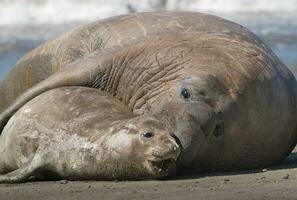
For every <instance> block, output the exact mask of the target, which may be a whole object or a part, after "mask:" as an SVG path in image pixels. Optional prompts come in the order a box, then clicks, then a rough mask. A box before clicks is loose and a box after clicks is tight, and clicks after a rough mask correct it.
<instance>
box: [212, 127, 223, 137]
mask: <svg viewBox="0 0 297 200" xmlns="http://www.w3.org/2000/svg"><path fill="white" fill-rule="evenodd" d="M223 134H224V129H223V125H220V124H217V125H216V127H215V129H214V131H213V135H214V136H215V137H220V136H221V135H223Z"/></svg>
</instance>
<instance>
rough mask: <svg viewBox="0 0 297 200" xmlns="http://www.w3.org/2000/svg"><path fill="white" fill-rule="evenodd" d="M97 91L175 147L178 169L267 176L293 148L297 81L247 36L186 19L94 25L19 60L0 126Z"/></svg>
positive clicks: (207, 19) (156, 16) (138, 18)
mask: <svg viewBox="0 0 297 200" xmlns="http://www.w3.org/2000/svg"><path fill="white" fill-rule="evenodd" d="M68 85H81V86H86V87H93V88H98V89H100V90H104V91H106V92H108V93H110V94H112V95H113V96H115V97H116V98H118V99H119V100H121V101H122V102H123V103H124V104H125V105H126V106H128V107H129V109H130V110H132V111H133V113H134V114H136V115H150V116H156V117H157V118H158V119H159V120H161V121H162V122H163V123H164V124H165V125H166V126H168V127H169V128H170V129H171V130H172V131H173V132H174V133H175V134H176V135H177V137H178V138H179V140H180V142H181V145H182V148H183V151H182V153H181V156H180V160H179V166H180V167H186V168H191V169H193V170H194V171H195V172H198V171H200V170H204V169H206V170H237V169H248V168H257V167H264V166H268V165H271V164H274V163H277V162H279V161H280V160H282V159H283V158H284V157H285V156H286V155H287V154H288V153H289V152H290V151H291V150H292V148H293V147H294V145H295V144H296V137H297V132H296V128H297V127H296V126H297V123H296V120H297V119H296V115H295V112H294V111H295V110H296V106H297V105H296V94H297V91H296V80H295V78H294V77H293V75H292V73H291V72H290V71H289V70H288V69H287V67H286V66H285V65H284V64H282V62H281V61H279V59H278V58H277V56H276V55H275V54H274V53H273V52H272V51H271V50H270V48H269V47H267V46H266V45H265V44H264V43H263V42H262V41H260V40H259V39H258V38H257V37H256V36H255V35H254V34H253V33H251V32H250V31H248V30H247V29H246V28H244V27H242V26H240V25H238V24H235V23H233V22H230V21H227V20H224V19H221V18H218V17H215V16H211V15H207V14H200V13H193V12H154V13H139V14H131V15H124V16H119V17H114V18H109V19H106V20H102V21H98V22H94V23H91V24H88V25H85V26H82V27H80V28H77V29H75V30H73V31H70V32H68V33H66V34H64V35H62V36H60V37H58V38H56V39H53V40H52V41H49V42H47V43H45V44H43V45H41V46H40V47H38V48H36V49H35V50H33V51H31V52H29V53H28V54H27V55H25V56H24V57H23V58H22V59H20V60H19V62H18V63H17V64H16V66H15V67H14V68H13V69H12V71H11V72H10V73H9V75H8V76H7V77H6V79H5V80H4V82H3V83H2V85H1V98H0V99H1V110H2V111H3V112H2V114H1V116H0V120H1V123H2V125H4V124H5V123H6V121H7V120H8V119H9V117H10V116H11V115H12V114H13V113H14V112H15V111H16V110H17V109H19V108H20V107H21V106H22V105H24V103H25V102H27V101H29V100H30V99H32V98H33V97H34V96H36V95H38V94H40V93H42V92H44V91H47V90H49V89H51V88H56V87H61V86H68Z"/></svg>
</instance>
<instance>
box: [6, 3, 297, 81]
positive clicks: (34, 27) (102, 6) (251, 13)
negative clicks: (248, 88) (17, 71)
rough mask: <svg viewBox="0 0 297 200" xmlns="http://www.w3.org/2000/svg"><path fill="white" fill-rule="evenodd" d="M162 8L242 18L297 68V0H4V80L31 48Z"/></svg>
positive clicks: (291, 65)
mask: <svg viewBox="0 0 297 200" xmlns="http://www.w3.org/2000/svg"><path fill="white" fill-rule="evenodd" d="M156 10H188V11H197V12H204V13H211V14H215V15H218V16H221V17H224V18H226V19H229V20H232V21H235V22H237V23H240V24H242V25H243V26H246V27H247V28H249V29H250V30H252V31H253V32H254V33H256V34H257V35H258V36H259V37H260V38H261V39H262V40H264V41H265V42H266V43H267V44H268V45H269V46H270V47H271V48H272V49H273V51H274V52H275V53H276V54H277V55H278V56H279V57H280V58H281V60H282V61H283V62H284V63H285V64H287V66H289V67H290V68H291V69H292V70H293V71H295V72H297V70H296V69H297V0H59V1H58V0H0V80H1V79H3V77H4V76H5V74H6V73H7V72H8V70H9V69H10V68H11V67H12V66H13V65H14V63H15V62H16V60H17V59H19V58H20V57H21V56H23V55H24V54H25V53H26V52H28V51H29V50H31V49H32V48H34V47H36V46H38V45H39V44H40V43H42V42H44V41H46V40H48V39H50V38H53V37H55V36H57V35H59V34H61V33H63V32H65V31H67V30H69V29H71V28H73V27H75V26H79V25H81V24H84V23H88V22H90V21H94V20H98V19H102V18H106V17H111V16H115V15H121V14H126V13H131V12H142V11H156Z"/></svg>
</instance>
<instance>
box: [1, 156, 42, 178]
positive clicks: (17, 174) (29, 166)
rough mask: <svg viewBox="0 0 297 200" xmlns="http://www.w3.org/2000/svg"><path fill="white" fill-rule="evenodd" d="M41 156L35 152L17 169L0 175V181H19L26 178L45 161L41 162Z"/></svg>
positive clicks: (36, 170)
mask: <svg viewBox="0 0 297 200" xmlns="http://www.w3.org/2000/svg"><path fill="white" fill-rule="evenodd" d="M42 158H43V156H41V155H40V154H39V155H38V154H36V155H35V156H34V157H33V158H32V159H31V160H29V161H28V162H27V163H26V164H24V165H23V166H22V167H20V168H19V169H16V170H14V171H12V172H10V173H8V174H4V175H0V183H21V182H25V181H27V180H28V178H29V177H30V176H32V175H34V173H36V172H38V171H39V170H40V169H41V168H42V167H43V166H45V163H44V162H42Z"/></svg>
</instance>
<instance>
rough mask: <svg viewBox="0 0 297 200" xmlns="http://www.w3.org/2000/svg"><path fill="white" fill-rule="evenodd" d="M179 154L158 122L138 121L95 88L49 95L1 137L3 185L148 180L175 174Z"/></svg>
mask: <svg viewBox="0 0 297 200" xmlns="http://www.w3.org/2000/svg"><path fill="white" fill-rule="evenodd" d="M179 152H180V149H179V146H178V144H177V143H176V140H175V137H174V135H173V134H172V133H171V132H170V130H169V129H167V128H166V127H164V126H163V124H162V123H160V122H159V121H158V120H156V119H155V118H152V117H148V116H137V117H135V116H134V115H133V114H132V113H131V112H130V111H129V110H128V108H127V107H126V106H124V105H122V103H121V102H120V101H119V100H117V99H115V98H114V97H112V96H110V95H108V94H106V93H105V92H102V91H100V90H97V89H94V88H86V87H65V88H57V89H53V90H50V91H48V92H45V93H43V94H41V95H39V96H37V97H36V98H34V99H33V100H31V101H30V102H28V103H27V104H25V105H24V106H23V107H22V108H21V109H19V110H18V111H17V113H16V114H14V115H13V116H12V117H11V119H10V120H9V122H8V123H7V125H6V126H5V128H4V130H3V133H2V134H1V136H0V174H2V175H0V183H15V182H24V181H26V180H27V179H28V177H30V176H36V177H37V178H39V179H43V180H49V179H52V178H54V177H55V178H59V179H68V180H145V179H159V178H163V177H166V176H170V175H173V174H174V173H175V172H176V160H177V157H178V155H179Z"/></svg>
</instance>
